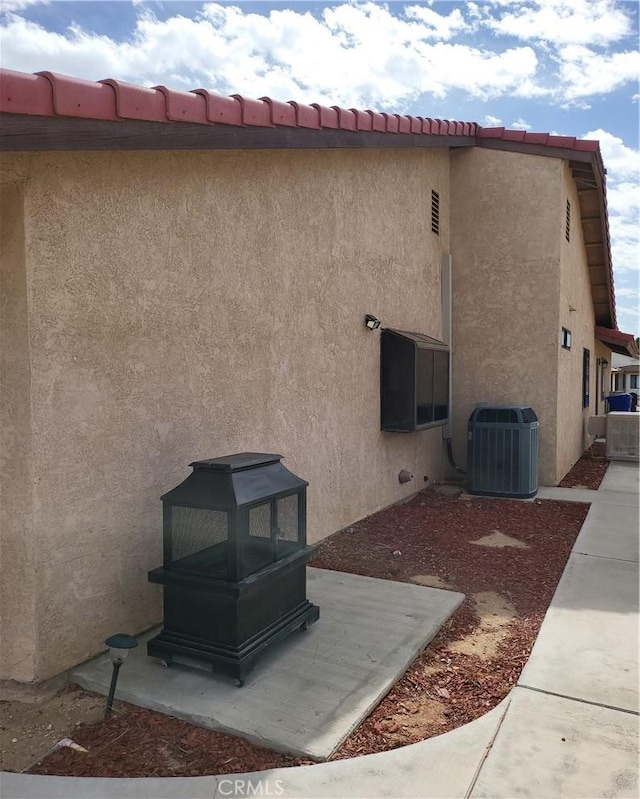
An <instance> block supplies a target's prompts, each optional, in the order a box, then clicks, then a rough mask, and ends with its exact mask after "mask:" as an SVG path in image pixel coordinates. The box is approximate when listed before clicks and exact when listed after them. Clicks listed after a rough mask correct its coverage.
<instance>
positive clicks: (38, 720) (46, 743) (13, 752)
mask: <svg viewBox="0 0 640 799" xmlns="http://www.w3.org/2000/svg"><path fill="white" fill-rule="evenodd" d="M104 706H105V699H104V697H103V696H97V695H95V694H90V693H87V692H86V691H82V690H81V689H80V688H76V687H73V686H70V687H68V688H66V689H65V690H64V691H62V692H60V693H59V694H57V695H55V696H53V697H46V696H45V697H43V698H42V699H41V700H40V701H37V699H33V700H32V701H30V702H20V701H11V702H0V769H2V770H3V771H22V770H23V769H26V768H28V767H29V766H30V765H32V764H33V763H34V762H35V761H36V760H37V758H39V757H42V756H43V754H44V753H45V752H47V751H48V750H49V749H51V747H52V746H54V744H56V743H57V742H58V741H59V740H60V739H62V738H65V737H69V736H71V737H73V736H74V734H75V731H76V730H77V729H78V727H79V726H80V725H81V724H92V723H94V722H96V721H99V720H100V719H102V717H103V716H104Z"/></svg>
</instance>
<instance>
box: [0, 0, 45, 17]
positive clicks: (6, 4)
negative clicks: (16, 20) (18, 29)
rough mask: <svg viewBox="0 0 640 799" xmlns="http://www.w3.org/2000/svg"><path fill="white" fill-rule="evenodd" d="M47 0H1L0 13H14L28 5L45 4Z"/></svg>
mask: <svg viewBox="0 0 640 799" xmlns="http://www.w3.org/2000/svg"><path fill="white" fill-rule="evenodd" d="M47 5H49V0H1V2H0V14H14V13H16V12H18V11H24V9H25V8H29V7H30V6H47Z"/></svg>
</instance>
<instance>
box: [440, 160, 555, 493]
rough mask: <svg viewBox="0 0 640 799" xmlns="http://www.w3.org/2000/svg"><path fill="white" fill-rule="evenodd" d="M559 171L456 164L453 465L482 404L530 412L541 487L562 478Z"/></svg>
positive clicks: (521, 164) (538, 163) (535, 164)
mask: <svg viewBox="0 0 640 799" xmlns="http://www.w3.org/2000/svg"><path fill="white" fill-rule="evenodd" d="M562 168H563V166H562V162H561V161H558V160H557V159H552V158H545V157H540V156H532V155H525V154H521V153H511V152H500V151H495V150H490V149H481V148H473V149H465V150H461V151H454V152H452V155H451V255H452V262H453V263H452V272H453V341H452V349H453V354H452V359H453V442H454V455H455V458H456V461H457V462H458V463H459V464H460V465H465V464H466V455H467V453H466V446H467V423H468V420H469V416H470V414H471V411H472V410H473V408H474V407H475V405H476V404H477V403H479V402H490V403H500V404H524V405H530V406H531V407H533V408H534V410H535V411H536V413H537V414H538V418H539V420H540V433H539V442H540V450H539V481H540V483H541V484H545V485H554V484H555V478H556V429H557V424H556V414H557V403H558V396H557V395H558V391H557V374H556V372H557V363H558V353H557V342H558V333H557V330H558V314H559V309H558V302H559V292H560V220H561V219H564V217H563V212H562V209H561V207H560V202H561V195H562V185H563V183H562Z"/></svg>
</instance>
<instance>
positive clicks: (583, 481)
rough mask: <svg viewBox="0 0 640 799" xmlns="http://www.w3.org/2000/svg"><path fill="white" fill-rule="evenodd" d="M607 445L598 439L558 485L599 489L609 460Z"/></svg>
mask: <svg viewBox="0 0 640 799" xmlns="http://www.w3.org/2000/svg"><path fill="white" fill-rule="evenodd" d="M606 453H607V445H606V444H603V443H602V442H601V441H596V442H595V443H594V444H592V445H591V446H590V447H589V449H588V450H587V451H586V452H585V453H584V455H583V456H582V457H581V458H580V460H578V461H576V463H574V465H573V467H572V468H571V471H569V472H568V473H567V474H566V475H565V476H564V477H563V479H562V481H561V482H560V483H558V485H559V486H560V488H590V489H592V490H594V491H595V490H597V489H598V488H599V487H600V483H601V482H602V480H603V479H604V476H605V473H606V471H607V466H608V465H609V461H608V460H607V455H606Z"/></svg>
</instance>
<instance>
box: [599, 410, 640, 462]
mask: <svg viewBox="0 0 640 799" xmlns="http://www.w3.org/2000/svg"><path fill="white" fill-rule="evenodd" d="M639 438H640V414H638V413H629V412H625V411H611V413H608V414H607V458H610V459H611V460H617V461H638V460H640V443H639Z"/></svg>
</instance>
